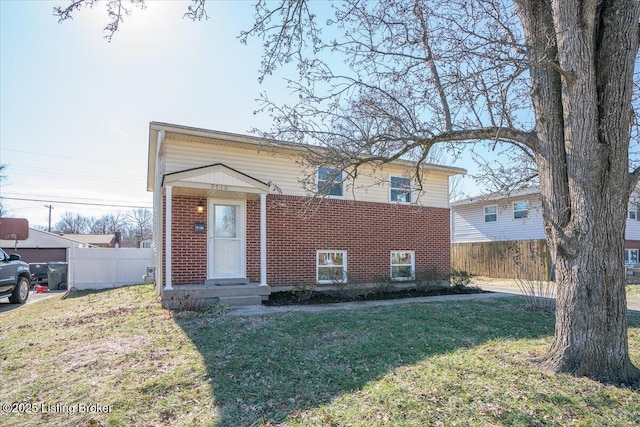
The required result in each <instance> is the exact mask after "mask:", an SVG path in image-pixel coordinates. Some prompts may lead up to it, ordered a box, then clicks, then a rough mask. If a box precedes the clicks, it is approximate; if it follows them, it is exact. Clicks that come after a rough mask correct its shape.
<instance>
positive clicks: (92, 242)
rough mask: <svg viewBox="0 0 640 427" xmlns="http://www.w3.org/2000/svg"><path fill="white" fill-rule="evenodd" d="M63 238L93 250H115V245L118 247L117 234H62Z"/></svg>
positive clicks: (118, 234)
mask: <svg viewBox="0 0 640 427" xmlns="http://www.w3.org/2000/svg"><path fill="white" fill-rule="evenodd" d="M63 236H65V237H68V238H70V239H73V240H77V241H79V242H83V243H85V244H86V245H89V246H90V247H95V248H115V247H116V244H117V245H120V233H119V232H116V233H115V234H63Z"/></svg>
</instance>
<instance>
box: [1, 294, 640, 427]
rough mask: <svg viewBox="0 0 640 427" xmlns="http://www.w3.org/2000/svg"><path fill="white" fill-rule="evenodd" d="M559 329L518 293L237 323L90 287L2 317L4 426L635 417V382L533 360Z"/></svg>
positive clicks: (619, 421)
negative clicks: (576, 373) (541, 365)
mask: <svg viewBox="0 0 640 427" xmlns="http://www.w3.org/2000/svg"><path fill="white" fill-rule="evenodd" d="M629 324H630V330H629V340H630V347H631V357H632V359H633V360H634V362H635V363H636V364H637V365H638V364H640V315H639V314H638V313H631V314H630V319H629ZM552 331H553V316H551V315H549V314H547V313H545V312H543V311H530V310H526V309H525V306H524V304H523V302H522V300H521V299H520V298H517V297H516V298H514V297H510V298H501V299H491V300H488V301H464V302H462V301H453V302H428V303H419V304H406V305H402V306H391V307H377V308H365V309H361V310H336V311H325V312H319V313H288V314H278V315H263V316H245V317H242V316H240V317H239V316H229V315H225V314H224V313H220V312H216V311H215V310H210V311H208V312H204V313H194V312H182V313H173V312H170V311H167V310H165V309H163V308H162V307H161V306H160V305H159V303H158V302H157V301H156V298H155V297H154V295H153V292H152V289H151V286H145V285H141V286H132V287H126V288H119V289H112V290H104V291H93V292H89V291H82V292H78V293H75V294H72V296H68V297H61V296H60V297H59V296H56V297H54V298H50V299H47V300H46V301H41V302H37V303H34V304H30V305H26V306H23V307H21V308H20V309H18V310H12V311H10V312H6V313H0V342H1V343H2V345H1V347H0V351H1V354H0V371H1V372H2V374H3V381H2V384H3V386H2V387H0V403H1V404H3V406H2V409H3V410H2V412H0V425H7V426H49V425H56V426H77V425H92V426H138V425H145V426H193V425H198V426H214V425H215V426H239V425H256V426H260V425H262V426H269V425H276V424H278V425H285V426H303V425H305V426H318V425H327V426H331V425H382V426H384V425H388V426H402V425H405V426H414V425H475V426H485V425H568V424H571V425H620V426H623V425H628V426H631V425H638V424H640V394H639V393H640V392H639V390H638V389H632V388H627V387H616V386H613V385H604V384H600V383H597V382H593V381H590V380H587V379H584V378H573V377H569V376H564V375H551V374H546V373H543V372H540V371H538V370H537V369H535V367H534V366H532V364H531V362H530V360H531V358H535V357H536V356H539V355H541V354H542V353H543V352H544V350H545V348H546V347H547V346H548V345H549V341H550V335H551V334H552Z"/></svg>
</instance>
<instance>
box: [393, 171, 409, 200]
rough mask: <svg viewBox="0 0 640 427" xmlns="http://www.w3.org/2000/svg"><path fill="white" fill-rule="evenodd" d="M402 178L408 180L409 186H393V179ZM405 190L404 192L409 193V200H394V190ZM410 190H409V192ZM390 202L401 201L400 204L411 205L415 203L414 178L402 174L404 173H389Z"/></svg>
mask: <svg viewBox="0 0 640 427" xmlns="http://www.w3.org/2000/svg"><path fill="white" fill-rule="evenodd" d="M394 178H396V179H402V180H406V181H408V187H394V186H393V179H394ZM402 190H405V192H404V193H403V194H407V195H408V196H409V201H408V202H405V201H402V200H397V199H396V200H394V199H393V192H394V191H402ZM407 190H408V192H407ZM389 202H390V203H399V204H403V205H410V204H412V203H413V180H412V179H411V178H409V177H406V176H402V175H389Z"/></svg>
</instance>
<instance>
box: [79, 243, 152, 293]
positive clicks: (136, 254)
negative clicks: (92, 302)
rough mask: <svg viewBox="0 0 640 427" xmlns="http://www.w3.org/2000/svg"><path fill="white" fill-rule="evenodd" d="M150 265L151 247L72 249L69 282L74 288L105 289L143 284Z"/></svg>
mask: <svg viewBox="0 0 640 427" xmlns="http://www.w3.org/2000/svg"><path fill="white" fill-rule="evenodd" d="M152 265H154V262H153V249H150V248H108V249H107V248H71V250H70V253H69V284H70V285H71V287H75V288H76V289H106V288H116V287H119V286H124V285H133V284H137V283H142V281H143V280H142V276H144V275H145V274H146V272H147V267H149V266H152Z"/></svg>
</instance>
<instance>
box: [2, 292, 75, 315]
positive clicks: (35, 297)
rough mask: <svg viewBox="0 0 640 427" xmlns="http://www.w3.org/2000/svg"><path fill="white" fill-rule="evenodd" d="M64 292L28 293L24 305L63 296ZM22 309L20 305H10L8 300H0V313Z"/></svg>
mask: <svg viewBox="0 0 640 427" xmlns="http://www.w3.org/2000/svg"><path fill="white" fill-rule="evenodd" d="M65 292H66V291H49V292H44V293H40V294H37V293H36V291H30V292H29V298H28V299H27V302H26V304H33V303H36V302H38V301H42V300H45V299H47V298H51V297H54V296H56V295H60V294H64V293H65ZM26 304H25V305H26ZM20 307H22V305H20V304H11V303H10V302H9V298H0V313H2V312H4V311H10V310H15V309H18V308H20Z"/></svg>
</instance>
